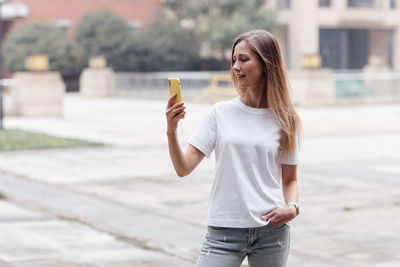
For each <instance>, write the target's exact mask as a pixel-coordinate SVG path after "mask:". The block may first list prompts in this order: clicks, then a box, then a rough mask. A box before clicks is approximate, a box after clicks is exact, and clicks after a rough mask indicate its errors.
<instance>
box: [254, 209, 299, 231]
mask: <svg viewBox="0 0 400 267" xmlns="http://www.w3.org/2000/svg"><path fill="white" fill-rule="evenodd" d="M296 216H297V214H296V208H295V207H294V206H293V205H289V206H287V207H285V208H276V209H274V210H272V211H270V212H269V213H267V214H265V215H263V216H261V219H263V220H264V221H267V220H268V219H271V220H270V221H269V224H271V225H273V226H281V225H283V224H284V223H287V222H289V221H291V220H293V219H294V218H295V217H296Z"/></svg>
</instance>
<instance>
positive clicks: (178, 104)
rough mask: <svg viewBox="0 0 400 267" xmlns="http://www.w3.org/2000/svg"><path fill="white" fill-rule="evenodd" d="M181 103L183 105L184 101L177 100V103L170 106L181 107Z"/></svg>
mask: <svg viewBox="0 0 400 267" xmlns="http://www.w3.org/2000/svg"><path fill="white" fill-rule="evenodd" d="M183 105H185V103H183V102H178V103H176V104H174V105H173V106H172V107H171V108H178V107H181V106H183Z"/></svg>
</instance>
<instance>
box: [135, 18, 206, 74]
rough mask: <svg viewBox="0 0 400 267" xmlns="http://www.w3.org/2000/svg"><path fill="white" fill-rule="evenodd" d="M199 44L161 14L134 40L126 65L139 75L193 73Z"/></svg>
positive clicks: (189, 33) (175, 23)
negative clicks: (165, 72)
mask: <svg viewBox="0 0 400 267" xmlns="http://www.w3.org/2000/svg"><path fill="white" fill-rule="evenodd" d="M198 50H199V43H198V42H197V41H196V39H195V37H194V35H193V34H192V33H191V32H188V31H187V30H185V29H183V28H182V27H181V26H180V25H179V24H178V22H176V21H175V20H171V19H167V18H166V17H165V16H163V15H162V14H159V15H158V16H157V17H156V19H154V20H153V21H152V22H151V23H149V24H148V25H146V27H145V28H144V29H143V30H141V31H139V32H137V33H136V34H135V35H134V37H133V38H132V41H131V44H130V48H129V51H130V53H129V55H128V56H127V61H129V62H131V63H132V65H131V67H132V68H133V69H134V70H139V71H166V70H168V71H171V70H188V69H194V68H195V66H193V65H194V63H195V62H197V61H198Z"/></svg>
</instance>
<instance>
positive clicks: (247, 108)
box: [234, 96, 271, 114]
mask: <svg viewBox="0 0 400 267" xmlns="http://www.w3.org/2000/svg"><path fill="white" fill-rule="evenodd" d="M234 101H235V102H236V103H237V104H238V105H239V106H240V108H241V109H242V110H244V111H246V112H248V113H252V114H270V113H271V110H270V109H269V108H253V107H250V106H247V105H246V104H244V103H243V102H242V101H241V100H240V96H238V97H236V98H235V99H234Z"/></svg>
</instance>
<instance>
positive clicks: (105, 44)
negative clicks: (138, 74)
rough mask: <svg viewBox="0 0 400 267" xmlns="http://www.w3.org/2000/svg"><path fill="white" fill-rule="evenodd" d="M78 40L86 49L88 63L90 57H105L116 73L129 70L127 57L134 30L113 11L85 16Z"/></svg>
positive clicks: (78, 33)
mask: <svg viewBox="0 0 400 267" xmlns="http://www.w3.org/2000/svg"><path fill="white" fill-rule="evenodd" d="M76 40H77V42H78V43H79V44H80V45H81V46H82V47H83V49H84V52H85V59H86V62H88V60H89V58H90V57H93V56H104V57H105V58H106V59H107V65H108V66H110V67H112V68H113V69H114V70H115V71H124V70H129V68H130V67H129V62H126V58H125V55H126V53H128V52H129V51H128V50H127V49H129V48H130V44H131V42H132V29H131V28H130V27H129V25H128V24H127V22H126V21H125V20H124V19H123V18H121V17H119V16H118V15H116V14H114V13H113V12H112V11H109V10H106V9H103V10H99V11H92V12H89V13H87V14H86V15H85V16H83V18H82V20H81V21H80V23H79V25H78V28H77V33H76Z"/></svg>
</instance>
